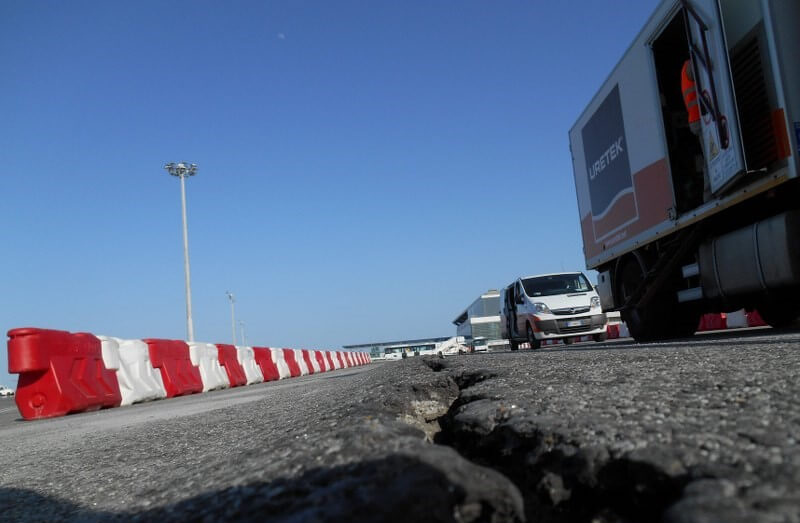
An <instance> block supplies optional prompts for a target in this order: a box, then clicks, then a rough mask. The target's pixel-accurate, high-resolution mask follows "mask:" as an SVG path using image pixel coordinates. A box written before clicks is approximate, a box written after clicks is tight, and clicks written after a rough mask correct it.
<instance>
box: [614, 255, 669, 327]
mask: <svg viewBox="0 0 800 523" xmlns="http://www.w3.org/2000/svg"><path fill="white" fill-rule="evenodd" d="M644 275H645V268H644V267H642V265H641V263H640V262H639V259H638V258H631V259H630V260H628V263H626V264H625V265H624V266H623V267H622V271H621V272H620V282H619V287H620V296H621V297H622V301H623V303H624V302H626V301H628V297H629V296H631V295H632V294H633V293H634V292H635V291H636V289H637V288H638V287H639V284H640V283H641V282H642V281H643V280H644ZM663 309H664V307H663V306H661V302H660V300H659V298H658V297H656V298H654V299H653V300H652V301H651V302H650V303H649V304H648V305H647V306H646V307H636V308H631V309H626V310H624V311H622V319H623V320H624V321H625V324H626V325H627V326H628V331H630V333H631V337H632V338H633V339H635V340H636V341H638V342H648V341H655V340H660V339H663V338H665V337H667V336H666V333H665V332H664V331H665V325H664V324H665V323H666V320H667V319H668V318H669V314H668V312H669V311H666V310H663Z"/></svg>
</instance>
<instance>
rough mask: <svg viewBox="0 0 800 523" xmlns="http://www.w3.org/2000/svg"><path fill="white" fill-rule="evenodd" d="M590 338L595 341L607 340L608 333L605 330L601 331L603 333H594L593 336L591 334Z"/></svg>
mask: <svg viewBox="0 0 800 523" xmlns="http://www.w3.org/2000/svg"><path fill="white" fill-rule="evenodd" d="M592 338H593V339H594V341H596V342H597V343H602V342H604V341H606V340H608V333H607V332H603V333H600V334H595V335H594V336H592Z"/></svg>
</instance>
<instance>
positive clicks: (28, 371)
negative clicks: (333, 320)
mask: <svg viewBox="0 0 800 523" xmlns="http://www.w3.org/2000/svg"><path fill="white" fill-rule="evenodd" d="M8 337H9V340H8V362H9V365H8V369H9V372H11V373H15V374H19V375H20V376H19V381H18V383H17V390H16V395H15V400H16V403H17V408H18V409H19V411H20V414H22V417H23V418H25V419H40V418H50V417H55V416H63V415H66V414H70V413H74V412H85V411H91V410H97V409H103V408H109V407H119V406H121V405H132V404H134V403H138V402H142V401H149V400H157V399H163V398H171V397H175V396H182V395H186V394H195V393H199V392H208V391H211V390H214V389H219V388H226V387H228V386H239V385H245V384H246V385H250V384H254V383H260V382H262V381H271V380H276V379H279V378H288V377H294V376H301V375H305V374H312V373H316V372H326V371H330V370H333V369H334V368H344V367H345V366H352V365H354V364H355V362H356V361H361V359H362V358H366V356H365V355H360V354H355V353H341V352H338V351H337V352H332V351H310V350H300V349H270V348H266V347H234V346H233V345H226V344H217V345H212V344H210V343H195V342H192V343H190V344H189V343H186V342H183V341H178V340H163V339H144V340H123V339H120V338H114V337H111V336H94V335H92V334H88V333H71V332H66V331H58V330H50V329H36V328H22V329H12V330H10V331H9V332H8ZM345 361H347V364H345ZM364 361H368V359H366V360H364ZM334 362H339V363H338V366H337V365H335V364H334Z"/></svg>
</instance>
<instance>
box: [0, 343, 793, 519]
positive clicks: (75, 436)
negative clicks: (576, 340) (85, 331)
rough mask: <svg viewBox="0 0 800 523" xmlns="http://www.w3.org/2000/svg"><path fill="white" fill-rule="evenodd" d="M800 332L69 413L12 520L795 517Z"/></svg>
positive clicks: (15, 451)
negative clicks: (77, 413)
mask: <svg viewBox="0 0 800 523" xmlns="http://www.w3.org/2000/svg"><path fill="white" fill-rule="evenodd" d="M799 375H800V334H798V333H796V332H783V333H776V332H775V331H772V330H768V329H767V330H759V331H748V332H745V331H740V332H734V333H726V334H723V335H713V336H708V335H705V336H698V337H696V338H694V339H692V340H687V341H680V342H670V343H659V344H650V345H636V344H633V343H625V342H617V343H606V344H582V345H573V346H571V347H569V348H563V347H560V348H553V349H546V350H537V351H527V350H523V351H519V352H516V353H512V352H504V353H488V354H475V355H466V356H454V357H448V358H446V359H440V358H410V359H407V360H402V361H398V362H387V363H377V364H372V365H369V366H365V367H357V368H354V369H346V370H339V371H335V372H330V373H325V374H320V375H315V376H307V377H303V378H295V379H292V380H285V381H280V382H272V383H267V384H262V385H255V386H250V387H245V388H239V389H232V390H227V391H218V392H213V393H209V394H204V395H197V396H191V397H187V398H176V399H172V400H166V401H159V402H153V403H149V404H143V405H135V406H132V407H124V408H119V409H111V410H107V411H100V412H94V413H86V414H79V415H72V416H67V417H64V418H58V419H52V420H44V421H36V422H23V421H19V420H17V419H16V417H18V416H16V415H15V413H13V412H11V415H9V411H3V409H4V406H5V405H6V404H7V403H8V402H2V403H0V444H2V446H3V447H2V452H0V514H2V519H6V520H52V519H73V520H107V519H134V520H195V521H216V520H223V519H224V520H229V519H238V520H259V521H261V520H270V521H498V522H500V521H543V522H549V521H597V522H612V521H619V522H632V521H659V520H660V521H668V522H707V521H709V522H710V521H724V522H753V521H755V522H758V521H764V522H773V521H774V522H779V521H782V522H797V521H800V448H799V447H798V440H800V401H798V399H799V398H800V379H798V378H799V377H800V376H799Z"/></svg>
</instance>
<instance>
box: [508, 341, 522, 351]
mask: <svg viewBox="0 0 800 523" xmlns="http://www.w3.org/2000/svg"><path fill="white" fill-rule="evenodd" d="M508 344H509V345H510V346H511V350H519V342H518V341H514V340H508Z"/></svg>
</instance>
